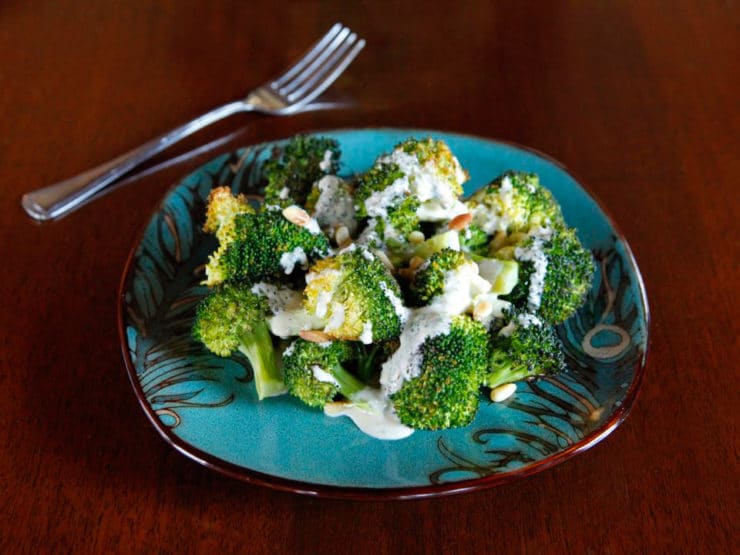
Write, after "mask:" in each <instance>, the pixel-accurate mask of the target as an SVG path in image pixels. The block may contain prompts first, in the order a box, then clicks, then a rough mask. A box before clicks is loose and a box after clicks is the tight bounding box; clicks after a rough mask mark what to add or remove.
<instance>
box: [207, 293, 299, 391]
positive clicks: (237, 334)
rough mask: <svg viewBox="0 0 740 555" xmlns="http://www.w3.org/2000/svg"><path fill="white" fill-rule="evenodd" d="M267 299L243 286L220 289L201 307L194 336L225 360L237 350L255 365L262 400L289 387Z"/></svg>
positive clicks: (253, 366) (209, 296)
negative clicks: (269, 325)
mask: <svg viewBox="0 0 740 555" xmlns="http://www.w3.org/2000/svg"><path fill="white" fill-rule="evenodd" d="M267 315H268V307H267V304H266V302H265V300H264V299H263V298H262V297H260V296H259V295H256V294H254V293H252V292H251V291H250V290H249V288H247V287H245V286H242V285H228V284H227V285H223V286H220V287H217V288H215V289H213V290H211V292H210V293H209V294H208V295H207V296H206V297H205V298H204V299H203V300H202V301H201V302H200V304H199V305H198V308H197V311H196V316H195V322H194V324H193V331H192V333H193V337H194V338H195V339H197V340H198V341H200V342H201V343H203V344H204V345H205V346H206V348H207V349H208V350H209V351H211V352H213V353H215V354H216V355H218V356H221V357H227V356H230V355H231V354H232V353H234V352H235V351H239V352H241V353H242V354H244V355H245V356H246V357H247V359H248V360H249V363H250V364H251V366H252V371H253V373H254V383H255V386H256V388H257V395H258V396H259V398H260V399H264V398H265V397H271V396H274V395H280V394H281V393H284V392H285V385H284V383H283V380H282V376H281V374H280V370H279V368H278V365H277V363H276V359H275V349H274V347H273V344H272V338H271V336H270V331H269V330H268V328H267V324H266V323H265V317H266V316H267Z"/></svg>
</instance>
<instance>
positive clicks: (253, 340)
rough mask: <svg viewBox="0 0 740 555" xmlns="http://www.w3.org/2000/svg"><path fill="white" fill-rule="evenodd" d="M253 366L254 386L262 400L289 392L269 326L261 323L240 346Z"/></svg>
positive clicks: (240, 349)
mask: <svg viewBox="0 0 740 555" xmlns="http://www.w3.org/2000/svg"><path fill="white" fill-rule="evenodd" d="M239 351H241V352H242V353H243V354H244V355H245V356H246V357H247V359H248V360H249V364H251V365H252V372H253V373H254V385H255V387H256V389H257V396H258V397H259V399H260V400H262V399H264V398H265V397H274V396H276V395H282V394H283V393H285V392H286V391H288V389H287V387H285V383H284V382H283V377H282V375H281V373H280V369H279V368H278V365H277V360H276V357H275V348H274V347H273V345H272V338H271V337H270V330H269V329H268V328H267V324H265V323H264V322H260V323H259V324H256V325H255V326H254V327H253V328H252V333H251V334H249V335H247V336H245V337H244V338H243V339H242V344H241V345H240V346H239Z"/></svg>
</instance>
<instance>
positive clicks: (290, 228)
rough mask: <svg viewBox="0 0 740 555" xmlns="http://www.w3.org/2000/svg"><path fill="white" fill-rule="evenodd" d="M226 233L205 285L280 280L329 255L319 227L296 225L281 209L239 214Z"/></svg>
mask: <svg viewBox="0 0 740 555" xmlns="http://www.w3.org/2000/svg"><path fill="white" fill-rule="evenodd" d="M314 225H315V223H314ZM224 231H225V233H222V235H223V237H222V238H221V241H220V245H219V248H218V250H217V251H216V252H215V253H213V254H212V255H211V257H210V258H209V261H208V264H207V265H206V276H207V280H206V285H216V284H218V283H221V282H234V281H243V282H246V283H255V282H258V281H262V280H270V279H279V278H280V277H284V276H285V275H286V274H290V273H292V272H293V270H294V269H295V267H296V266H297V265H298V264H300V265H302V266H303V265H308V264H309V263H310V262H311V261H313V260H315V259H317V258H319V257H321V256H325V255H326V254H328V252H329V241H328V239H327V238H326V236H325V235H324V234H323V233H321V232H320V231H318V227H317V228H316V229H315V230H313V229H310V228H309V226H300V225H296V224H294V223H292V222H290V221H288V220H287V219H286V218H285V217H284V216H283V214H282V213H281V212H280V211H279V210H268V211H262V212H258V213H256V214H238V215H236V216H235V217H234V219H233V221H232V223H231V224H230V225H229V226H228V228H224Z"/></svg>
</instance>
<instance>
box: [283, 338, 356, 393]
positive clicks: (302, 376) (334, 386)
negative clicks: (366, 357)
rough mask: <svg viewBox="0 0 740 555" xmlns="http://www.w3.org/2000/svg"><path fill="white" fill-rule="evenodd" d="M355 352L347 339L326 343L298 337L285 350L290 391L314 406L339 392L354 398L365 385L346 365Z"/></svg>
mask: <svg viewBox="0 0 740 555" xmlns="http://www.w3.org/2000/svg"><path fill="white" fill-rule="evenodd" d="M355 354H356V353H355V348H354V347H353V345H351V344H350V343H348V342H345V341H333V342H331V343H329V344H328V345H323V344H319V343H313V342H311V341H305V340H303V339H296V340H295V341H294V342H293V343H291V344H290V345H289V346H288V348H287V349H286V350H285V352H284V353H283V374H284V375H285V384H286V385H287V387H288V392H289V393H290V394H291V395H293V396H295V397H298V398H299V399H300V400H301V401H303V402H304V403H306V404H307V405H310V406H312V407H323V406H324V405H325V404H326V403H328V402H330V401H332V400H333V399H334V398H335V397H336V396H337V395H339V394H341V395H343V396H344V397H346V398H347V399H350V400H351V399H352V397H353V396H354V395H355V394H356V393H357V392H359V391H360V390H362V389H363V388H364V387H365V384H363V383H362V382H361V381H360V380H358V379H357V378H356V377H355V376H354V375H353V374H352V373H350V372H349V371H348V370H346V369H345V367H344V364H345V363H346V362H347V361H350V360H352V359H353V358H354V356H355Z"/></svg>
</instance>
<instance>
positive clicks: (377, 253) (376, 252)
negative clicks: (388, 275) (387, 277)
mask: <svg viewBox="0 0 740 555" xmlns="http://www.w3.org/2000/svg"><path fill="white" fill-rule="evenodd" d="M372 252H373V254H374V255H375V256H377V257H378V260H380V261H381V262H382V263H383V264H384V265H385V267H386V268H388V269H389V270H395V267H394V266H393V262H391V260H390V258H388V256H387V255H386V254H385V253H384V252H383V251H380V250H373V251H372Z"/></svg>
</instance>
